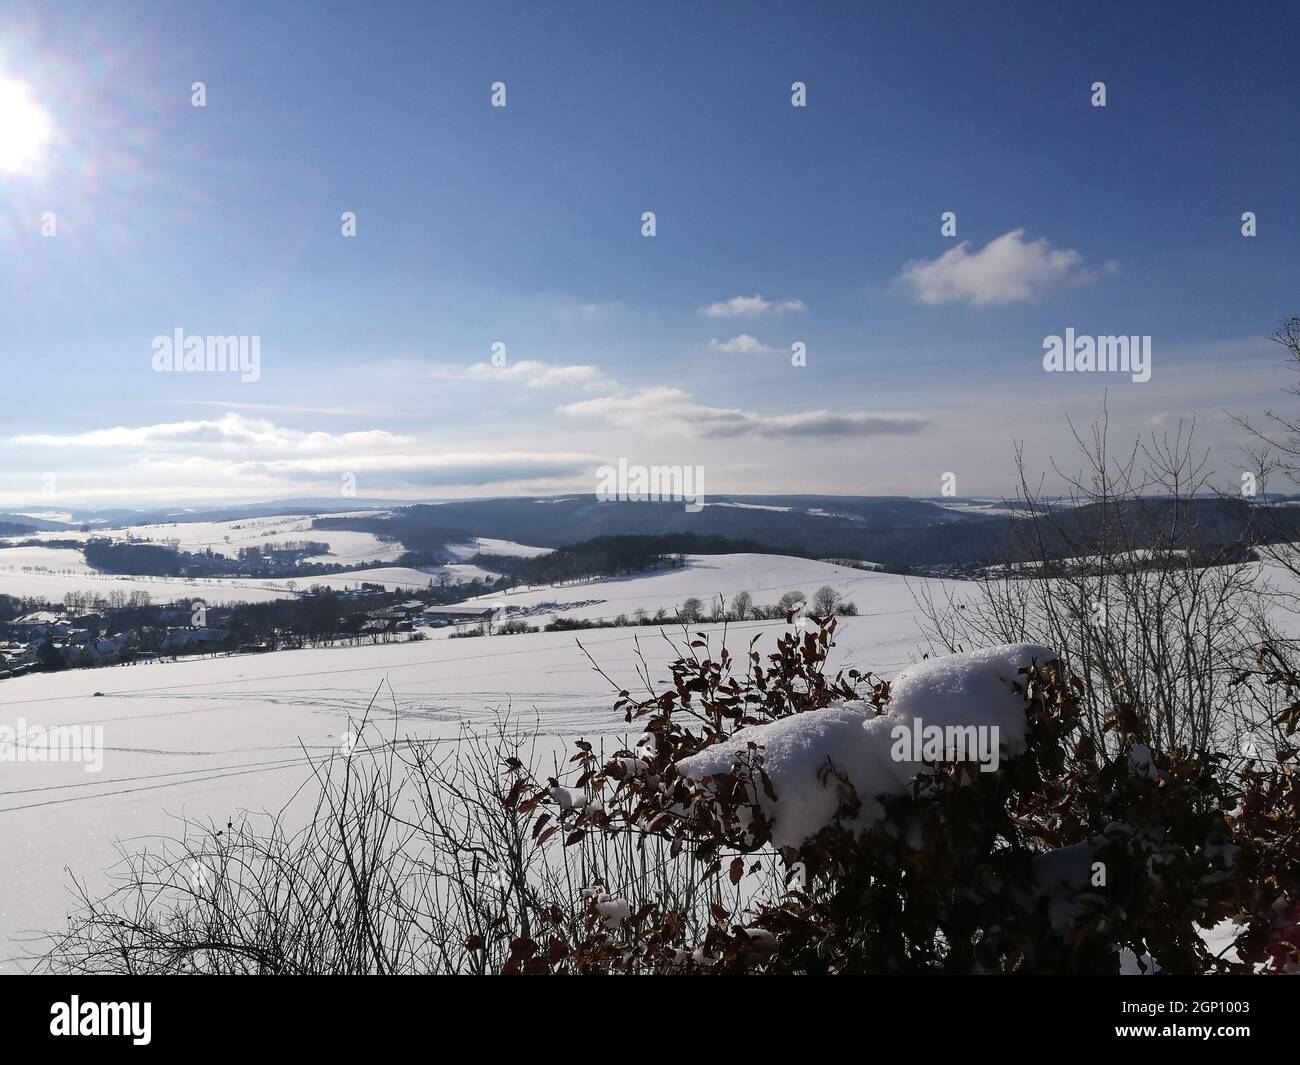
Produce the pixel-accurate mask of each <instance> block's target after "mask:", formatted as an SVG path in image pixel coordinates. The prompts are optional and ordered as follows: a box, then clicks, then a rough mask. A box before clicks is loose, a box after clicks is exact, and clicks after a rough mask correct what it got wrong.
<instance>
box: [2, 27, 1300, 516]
mask: <svg viewBox="0 0 1300 1065" xmlns="http://www.w3.org/2000/svg"><path fill="white" fill-rule="evenodd" d="M1134 8H1141V9H1140V10H1134ZM1297 15H1298V11H1297V6H1296V5H1295V4H1279V3H1271V4H1250V3H1247V4H1234V5H1230V6H1229V5H1222V4H1208V3H1207V4H1196V3H1184V4H1178V5H1156V4H1149V5H1133V4H1105V3H1101V4H1090V5H1086V7H1085V8H1080V7H1078V6H1077V5H1050V4H1033V5H1029V4H1017V5H1012V4H1005V5H999V4H968V3H966V4H962V3H953V4H940V3H913V4H888V5H886V4H849V3H844V4H798V5H795V4H725V3H710V4H685V3H682V4H674V3H654V4H644V5H643V4H632V3H619V4H609V3H591V4H566V3H555V4H545V5H542V4H529V3H518V4H516V3H494V4H491V5H484V4H447V5H441V4H440V5H434V4H428V3H421V4H409V5H406V4H397V3H392V4H384V5H378V6H374V5H359V4H358V5H350V4H318V3H316V4H296V3H277V4H273V5H265V4H239V3H234V4H231V3H222V4H193V3H187V4H185V5H160V4H152V3H150V4H126V3H93V4H78V3H67V2H61V3H58V4H53V3H50V4H36V5H23V4H19V5H17V6H16V7H14V6H13V5H9V6H8V7H6V9H5V11H4V12H3V14H0V161H2V160H3V159H4V158H5V151H4V149H5V145H4V141H3V137H4V136H5V132H4V131H5V130H6V128H8V129H9V130H10V131H11V134H10V135H11V136H13V135H14V134H13V133H12V130H13V129H14V128H15V120H14V119H13V116H12V115H11V116H10V122H9V126H8V127H6V125H5V118H4V114H3V106H4V100H5V99H9V100H11V101H12V100H14V99H21V100H23V101H24V103H22V104H20V105H14V106H17V107H19V110H20V111H21V110H22V109H23V108H25V107H28V106H30V107H34V108H37V109H39V111H40V113H41V114H42V115H43V116H44V118H45V119H46V120H48V129H47V135H46V136H44V137H43V138H42V141H41V144H40V146H39V151H37V152H35V153H34V154H33V156H32V157H31V158H28V159H24V160H23V161H22V162H21V163H20V164H19V165H16V166H13V167H10V168H8V169H5V168H3V167H0V252H2V254H0V301H3V303H2V306H3V321H4V329H3V331H2V333H0V356H2V357H3V365H4V369H5V372H6V377H7V379H8V384H9V390H8V402H7V403H6V404H5V416H4V420H3V424H2V425H0V463H3V467H4V468H5V470H6V474H5V476H4V478H3V480H0V506H19V505H22V506H29V505H35V504H39V503H42V501H44V502H46V503H49V504H51V505H53V504H56V503H62V504H65V505H100V506H109V505H116V504H119V503H120V504H126V505H133V504H156V503H161V502H198V501H203V500H209V501H215V500H235V499H253V498H272V497H277V496H278V497H284V496H296V495H308V494H311V495H330V494H332V493H335V492H337V491H338V485H339V483H340V479H341V475H342V474H343V473H345V472H349V473H352V474H354V476H355V479H356V486H357V493H358V495H362V496H392V497H401V498H437V497H448V496H467V495H483V494H506V493H512V492H551V491H555V492H561V491H586V492H590V491H593V490H594V487H595V474H594V470H595V467H596V466H597V465H599V464H602V463H607V462H610V463H612V462H614V461H616V460H617V458H619V457H626V458H628V459H629V461H631V462H633V463H637V462H640V463H645V464H653V463H681V464H689V465H702V466H704V468H705V471H706V492H713V493H718V492H728V491H730V492H765V491H766V492H840V493H846V494H848V493H851V494H909V495H919V496H931V495H936V494H937V493H938V490H939V482H940V477H941V476H942V474H943V473H944V472H955V473H956V475H957V487H958V491H959V494H962V495H1000V494H1003V493H1007V492H1010V491H1012V490H1013V487H1014V485H1013V480H1012V473H1013V468H1012V464H1011V455H1012V442H1013V441H1014V440H1022V441H1024V442H1025V444H1026V451H1027V453H1028V455H1029V456H1030V460H1031V465H1033V466H1034V467H1036V468H1046V467H1047V465H1048V459H1049V457H1050V456H1053V455H1055V456H1057V457H1058V458H1064V457H1067V452H1068V448H1069V445H1068V441H1069V430H1068V426H1067V425H1066V423H1065V420H1064V416H1065V415H1066V414H1069V415H1070V416H1071V417H1073V418H1074V419H1075V421H1076V423H1078V422H1087V421H1088V420H1090V419H1092V418H1094V417H1097V416H1099V415H1100V414H1101V409H1102V408H1101V404H1102V401H1103V397H1104V396H1105V397H1108V398H1107V401H1108V403H1109V406H1110V412H1111V416H1112V429H1113V431H1114V432H1116V433H1117V435H1119V436H1120V437H1131V436H1132V435H1133V434H1135V433H1139V432H1145V431H1150V430H1152V429H1155V430H1156V431H1162V430H1163V429H1164V428H1166V427H1168V426H1170V425H1172V424H1174V423H1175V422H1176V421H1177V419H1179V418H1181V417H1188V416H1190V415H1192V414H1193V413H1195V414H1196V415H1197V416H1198V421H1199V429H1200V432H1201V433H1202V439H1203V441H1204V442H1205V443H1206V444H1208V445H1210V446H1212V447H1213V449H1214V456H1215V463H1216V467H1217V468H1219V469H1221V470H1223V471H1224V474H1225V476H1226V475H1228V474H1230V473H1231V468H1232V466H1233V464H1234V463H1235V462H1237V461H1239V454H1238V452H1237V448H1238V447H1239V446H1240V444H1241V443H1242V439H1241V433H1240V431H1239V430H1237V429H1236V427H1235V426H1234V425H1233V423H1232V422H1231V421H1230V420H1229V419H1228V418H1226V417H1225V415H1224V414H1223V413H1222V412H1223V411H1224V410H1225V409H1227V410H1230V411H1232V412H1236V413H1243V414H1246V413H1257V412H1259V411H1260V410H1261V409H1263V408H1265V407H1267V406H1270V405H1275V406H1279V407H1284V405H1285V397H1284V396H1282V395H1281V394H1280V391H1279V390H1280V389H1281V388H1282V387H1284V386H1285V385H1287V384H1288V383H1289V378H1288V372H1287V370H1286V369H1285V368H1284V366H1283V365H1282V363H1281V359H1280V356H1281V350H1280V349H1278V348H1277V347H1276V346H1275V345H1272V344H1270V343H1269V342H1268V341H1267V339H1266V338H1267V335H1268V333H1269V332H1271V330H1272V328H1273V327H1274V326H1275V325H1276V323H1277V321H1278V319H1280V318H1281V317H1282V316H1283V315H1286V314H1289V313H1297V312H1300V293H1298V292H1297V286H1296V281H1297V265H1296V258H1295V255H1294V248H1295V247H1296V244H1297V237H1298V236H1300V194H1297V191H1296V183H1295V175H1296V173H1297V172H1298V168H1297V161H1298V160H1297V152H1298V151H1300V145H1298V142H1297V141H1296V138H1295V136H1294V131H1295V128H1296V117H1297V113H1298V108H1300V84H1298V81H1300V78H1297V75H1296V73H1295V64H1294V56H1293V54H1292V50H1293V43H1294V40H1295V36H1296V30H1297V28H1298V27H1300V18H1298V17H1297ZM196 81H202V82H204V84H205V86H206V93H207V102H206V106H205V107H201V108H199V107H194V106H192V103H191V86H192V84H193V83H194V82H196ZM497 81H501V82H504V83H505V85H506V92H507V106H506V107H504V108H494V107H492V106H491V105H490V93H491V90H490V86H491V85H492V83H493V82H497ZM795 81H802V82H804V83H805V84H806V85H807V106H806V107H803V108H796V107H792V106H791V85H792V83H793V82H795ZM1097 81H1103V82H1105V85H1106V94H1107V106H1106V107H1105V108H1096V107H1093V106H1092V105H1091V101H1090V97H1091V95H1092V89H1091V86H1092V84H1093V83H1094V82H1097ZM6 84H8V85H9V86H11V87H12V86H14V85H17V86H20V87H21V92H22V93H23V94H25V95H22V96H20V97H15V96H14V95H13V91H11V92H10V95H9V96H8V97H6V96H5V95H4V93H3V89H4V86H5V85H6ZM20 117H22V116H21V115H20ZM29 126H30V123H29V124H28V125H27V126H23V125H21V124H19V126H18V128H19V129H20V131H21V130H22V129H27V128H29ZM345 211H352V212H355V213H356V216H357V235H356V237H354V238H346V237H343V236H342V235H341V233H340V216H341V214H342V213H343V212H345ZM645 211H653V212H654V213H655V215H656V224H657V232H656V235H655V236H654V237H653V238H649V237H644V236H642V234H641V216H642V213H643V212H645ZM947 211H951V212H955V213H956V216H957V234H956V236H955V237H946V236H944V235H942V234H941V232H940V216H941V215H942V214H943V213H944V212H947ZM1244 211H1253V212H1255V213H1256V216H1257V219H1258V222H1257V224H1258V235H1257V236H1255V237H1251V238H1247V237H1243V236H1242V233H1241V225H1242V223H1241V215H1242V213H1243V212H1244ZM46 212H53V214H54V217H55V219H56V226H57V233H56V235H54V236H44V235H43V234H42V217H43V216H44V215H45V213H46ZM990 246H991V247H990ZM755 296H759V297H761V300H762V302H759V303H755V302H753V301H752V298H753V297H755ZM736 300H740V302H734V303H733V302H731V301H736ZM746 301H749V302H746ZM714 305H719V309H718V310H715V311H714V312H713V313H710V312H709V311H708V308H710V307H714ZM725 310H735V311H739V312H740V313H722V311H725ZM1067 327H1071V328H1074V329H1075V330H1076V331H1078V332H1079V333H1088V334H1092V335H1108V334H1125V335H1128V334H1136V335H1149V336H1151V337H1152V349H1153V355H1152V377H1151V380H1150V381H1149V382H1147V383H1145V384H1135V383H1133V382H1131V381H1130V379H1129V377H1128V376H1125V375H1119V374H1106V373H1094V374H1048V373H1045V372H1044V371H1043V368H1042V364H1041V358H1042V350H1043V349H1042V344H1043V339H1044V337H1045V336H1048V335H1052V334H1061V333H1063V332H1064V330H1065V329H1066V328H1067ZM177 328H180V329H183V330H184V331H185V333H186V334H189V335H199V336H203V335H247V336H257V337H260V344H261V365H260V376H259V379H258V380H257V381H256V382H247V383H242V382H240V381H239V380H238V379H237V377H234V376H233V375H229V374H224V375H223V374H208V373H157V372H155V371H154V369H153V366H152V364H151V358H152V348H151V344H152V341H153V338H154V337H156V336H158V335H171V334H172V333H173V331H174V330H175V329H177ZM495 342H500V343H503V344H505V345H506V353H507V354H506V367H505V369H504V370H502V369H501V368H499V367H492V366H491V365H490V364H488V360H489V357H490V354H491V345H492V344H493V343H495ZM795 342H802V343H803V344H804V345H806V350H807V364H806V365H804V366H792V365H791V359H790V351H791V344H793V343H795ZM485 364H486V365H485ZM50 473H53V474H55V478H54V480H53V481H52V482H51V481H50V480H49V478H47V477H45V475H47V474H50ZM51 484H52V485H54V486H56V488H55V491H54V492H53V493H50V492H47V493H46V494H42V492H41V489H42V487H43V486H44V487H47V488H48V487H49V486H50V485H51Z"/></svg>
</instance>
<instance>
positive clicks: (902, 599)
mask: <svg viewBox="0 0 1300 1065" xmlns="http://www.w3.org/2000/svg"><path fill="white" fill-rule="evenodd" d="M686 559H687V561H686V565H685V566H683V567H682V568H680V569H671V570H664V571H662V572H659V573H652V574H648V575H646V576H637V577H623V578H616V579H612V580H600V581H585V582H573V583H569V584H563V585H547V586H546V587H539V588H529V589H526V590H521V589H515V590H513V591H511V592H509V593H507V594H499V593H492V594H489V595H484V596H480V597H479V598H480V599H481V600H482V601H484V602H492V603H500V604H502V605H503V606H505V607H507V608H511V609H527V608H531V607H537V606H539V605H542V604H546V603H556V604H565V603H584V604H586V605H583V606H573V607H563V606H561V607H560V608H558V609H556V610H554V611H551V612H549V613H554V614H558V615H562V616H564V617H567V618H581V619H586V620H612V619H614V618H615V617H617V616H618V615H620V614H626V615H629V616H631V614H632V613H633V612H634V611H635V610H636V609H637V608H638V607H639V608H642V609H644V610H645V611H646V612H647V613H649V614H652V615H653V614H654V613H655V612H656V611H657V610H659V609H660V608H662V609H663V610H665V611H666V612H667V614H668V616H669V617H671V616H672V615H673V613H674V611H675V610H676V609H677V608H678V607H679V606H681V604H682V603H683V602H684V601H685V600H686V599H688V598H691V597H694V598H697V599H699V600H700V601H701V602H702V603H703V604H704V610H705V614H706V616H707V614H708V613H709V611H710V609H711V608H712V607H713V606H714V605H715V604H716V603H717V602H718V599H719V597H721V598H722V599H723V600H724V601H725V603H726V604H727V605H728V606H730V604H731V601H732V600H733V599H734V598H735V596H736V594H737V593H738V592H749V594H750V595H751V596H752V598H753V601H754V605H755V606H767V605H768V604H772V603H776V602H777V601H778V600H779V599H780V598H781V596H782V595H784V594H785V593H786V592H803V593H804V595H806V596H807V597H808V598H809V599H811V598H812V597H813V595H814V594H815V593H816V591H817V589H818V588H821V587H822V586H823V585H829V586H830V587H832V588H834V589H835V590H836V591H837V592H838V593H839V594H840V595H841V596H842V597H843V598H845V599H848V600H851V601H852V602H853V603H854V604H855V605H856V606H857V608H858V610H859V611H860V612H862V613H875V614H880V613H882V612H883V613H886V614H887V613H889V612H891V611H893V612H901V613H911V612H913V611H914V609H915V606H914V604H913V603H912V596H911V593H910V592H908V590H907V578H905V577H899V576H895V575H893V574H885V573H872V572H870V571H867V570H860V569H855V568H853V567H850V566H836V565H833V564H831V563H827V562H818V561H816V560H815V559H808V558H792V557H789V556H786V555H753V554H736V555H687V556H686ZM592 600H595V602H592Z"/></svg>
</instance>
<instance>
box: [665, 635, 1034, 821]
mask: <svg viewBox="0 0 1300 1065" xmlns="http://www.w3.org/2000/svg"><path fill="white" fill-rule="evenodd" d="M1059 657H1060V656H1059V655H1058V654H1057V653H1056V652H1055V651H1053V650H1052V649H1051V648H1048V647H1043V646H1040V645H1036V644H1007V645H1004V646H1000V647H990V648H986V649H984V650H980V651H971V652H968V653H965V654H957V655H948V656H946V657H943V658H932V659H929V660H927V661H924V662H920V663H918V664H916V665H914V666H910V667H908V668H907V669H905V670H903V672H902V673H900V674H899V675H898V676H897V677H896V678H895V679H894V681H893V683H892V685H891V698H890V702H889V704H888V706H887V708H886V711H887V712H886V713H884V714H879V713H878V712H877V710H876V708H875V707H873V706H872V705H871V704H870V703H867V702H862V701H852V702H842V703H837V704H834V705H832V706H829V707H826V708H825V709H822V710H814V711H810V712H808V713H803V714H796V715H794V716H792V717H787V718H782V719H781V720H779V721H773V722H771V723H769V724H764V725H754V726H751V727H750V728H745V729H741V730H740V731H739V732H737V733H736V734H735V735H734V736H732V737H731V738H730V739H728V740H727V741H725V742H723V743H719V744H716V745H715V746H713V747H710V748H708V749H707V750H704V751H701V752H700V753H699V754H696V755H692V756H691V757H689V758H684V759H682V760H681V761H680V762H679V763H678V764H677V768H678V770H679V772H681V774H682V775H683V776H685V777H687V778H690V779H694V780H702V779H704V778H706V777H710V776H717V775H720V774H724V773H727V772H729V771H730V770H731V769H732V767H733V766H734V765H735V764H736V761H737V758H738V757H741V758H743V756H744V752H745V751H746V750H747V748H748V745H749V744H751V743H753V744H757V745H759V746H761V747H762V748H763V752H762V753H763V758H764V766H763V768H764V769H765V770H766V772H767V774H768V776H769V777H770V778H771V781H772V785H773V788H774V789H775V791H776V795H777V798H776V801H775V802H774V801H772V799H771V798H770V797H768V796H767V795H766V794H765V793H763V791H762V789H758V791H757V794H756V799H757V802H758V803H759V804H760V806H761V808H762V810H763V813H764V816H766V817H767V819H768V820H769V821H770V822H771V825H772V842H773V843H775V844H776V845H777V846H778V847H786V846H790V847H797V846H798V845H799V844H801V843H802V842H804V841H805V840H807V839H809V838H811V837H812V836H814V835H816V834H817V832H819V831H820V830H821V829H823V828H825V827H827V826H828V825H830V824H831V823H832V822H833V821H834V820H835V816H836V811H837V810H838V808H839V806H840V789H839V787H838V781H837V780H836V778H835V776H826V774H825V773H824V770H825V769H826V767H827V766H828V765H829V766H831V767H833V768H834V771H835V773H837V774H839V775H841V776H843V778H844V779H846V780H847V781H848V782H849V783H850V784H851V785H852V786H853V788H854V790H855V791H856V793H857V796H858V799H859V800H860V802H861V811H860V813H859V815H858V816H857V817H856V818H854V819H853V822H852V823H850V824H846V827H848V828H850V829H853V830H857V831H862V830H865V829H867V828H870V827H871V826H872V825H873V824H875V823H877V822H878V821H879V820H880V819H881V818H882V817H883V816H884V807H883V806H882V805H881V804H880V802H879V801H877V800H878V797H880V796H885V795H899V794H903V793H905V792H906V791H907V790H908V788H909V787H910V786H911V782H912V779H913V778H914V777H915V776H916V775H917V774H918V773H922V772H925V771H926V767H925V765H924V764H923V763H922V762H919V761H913V760H911V759H910V758H903V759H901V760H896V759H895V758H894V757H893V749H894V747H895V742H894V740H893V738H892V737H891V732H892V730H893V729H894V728H896V727H897V726H899V725H909V726H910V725H912V724H913V723H914V722H916V721H917V720H918V719H919V720H920V721H921V726H922V728H923V729H925V728H929V727H930V726H932V725H935V726H940V727H944V728H946V727H949V726H969V725H975V726H981V725H982V726H996V727H997V729H998V738H999V740H1000V747H1001V752H1002V754H1004V755H1015V754H1018V753H1020V752H1021V751H1022V750H1023V749H1024V741H1025V728H1026V722H1025V701H1024V696H1023V695H1022V694H1021V693H1020V692H1019V691H1017V690H1016V687H1015V686H1016V685H1018V684H1020V683H1021V682H1022V681H1023V680H1024V678H1023V677H1021V676H1020V675H1019V671H1020V669H1021V668H1022V667H1027V666H1030V665H1032V664H1034V663H1037V664H1039V665H1042V664H1043V663H1046V662H1048V661H1051V660H1052V659H1055V658H1059ZM823 777H826V779H823Z"/></svg>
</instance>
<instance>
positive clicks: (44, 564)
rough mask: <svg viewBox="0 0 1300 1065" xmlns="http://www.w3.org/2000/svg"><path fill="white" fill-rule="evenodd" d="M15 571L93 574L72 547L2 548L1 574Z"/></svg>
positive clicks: (81, 556) (0, 559) (0, 552)
mask: <svg viewBox="0 0 1300 1065" xmlns="http://www.w3.org/2000/svg"><path fill="white" fill-rule="evenodd" d="M13 570H20V571H22V570H52V571H55V572H58V573H90V572H91V569H90V567H89V566H88V565H86V559H85V558H84V556H83V555H82V553H81V552H80V551H78V550H77V549H75V548H72V547H0V573H5V572H10V571H13Z"/></svg>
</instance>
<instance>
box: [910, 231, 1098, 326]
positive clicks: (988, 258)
mask: <svg viewBox="0 0 1300 1065" xmlns="http://www.w3.org/2000/svg"><path fill="white" fill-rule="evenodd" d="M1024 236H1025V231H1024V230H1023V229H1013V230H1012V231H1011V232H1010V233H1004V234H1003V235H1002V236H1000V237H998V238H996V239H995V240H991V241H989V242H988V243H987V244H985V245H984V247H983V248H980V249H979V250H978V251H971V242H970V241H968V240H964V241H962V242H961V243H960V244H958V245H957V246H956V247H955V248H951V249H949V250H948V251H946V252H944V253H943V254H942V255H940V256H939V257H938V258H937V259H915V260H913V261H912V262H910V263H908V264H907V265H906V266H904V267H903V270H902V273H900V274H899V276H898V278H897V280H898V281H900V282H902V283H904V284H906V285H909V286H911V288H912V292H913V294H914V295H915V297H916V299H917V300H918V301H919V302H921V303H927V304H939V303H968V304H970V305H971V306H972V307H992V306H997V305H1000V304H1007V303H1021V302H1024V301H1025V300H1030V299H1033V297H1034V296H1036V295H1037V294H1038V293H1039V292H1041V291H1042V290H1043V289H1045V288H1047V287H1048V286H1050V285H1053V284H1058V283H1066V284H1086V283H1088V282H1090V281H1095V280H1096V279H1097V278H1098V277H1099V276H1100V275H1099V274H1098V273H1097V272H1096V271H1090V270H1085V269H1084V268H1083V256H1082V255H1080V254H1079V253H1078V252H1077V251H1072V250H1061V249H1059V248H1053V247H1052V246H1051V245H1049V244H1048V243H1047V241H1046V240H1035V241H1029V242H1026V241H1025V239H1024ZM1116 270H1118V265H1117V264H1115V263H1107V264H1106V270H1105V272H1107V273H1114V272H1116Z"/></svg>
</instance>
